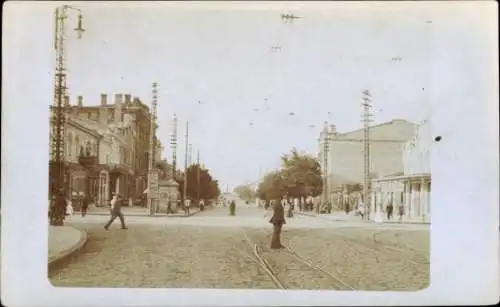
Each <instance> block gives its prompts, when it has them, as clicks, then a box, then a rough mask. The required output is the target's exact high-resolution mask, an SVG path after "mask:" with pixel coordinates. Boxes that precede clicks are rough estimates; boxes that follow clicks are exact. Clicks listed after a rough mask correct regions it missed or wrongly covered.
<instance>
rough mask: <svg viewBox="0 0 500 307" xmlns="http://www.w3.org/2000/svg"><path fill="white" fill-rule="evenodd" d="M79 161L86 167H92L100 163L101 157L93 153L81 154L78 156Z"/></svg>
mask: <svg viewBox="0 0 500 307" xmlns="http://www.w3.org/2000/svg"><path fill="white" fill-rule="evenodd" d="M78 163H80V164H81V165H83V166H85V167H91V166H94V165H98V164H99V157H98V156H93V155H80V156H78Z"/></svg>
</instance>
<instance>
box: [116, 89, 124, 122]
mask: <svg viewBox="0 0 500 307" xmlns="http://www.w3.org/2000/svg"><path fill="white" fill-rule="evenodd" d="M122 101H123V94H115V124H116V125H118V124H119V123H120V122H121V120H122Z"/></svg>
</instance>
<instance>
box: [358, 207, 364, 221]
mask: <svg viewBox="0 0 500 307" xmlns="http://www.w3.org/2000/svg"><path fill="white" fill-rule="evenodd" d="M358 213H359V215H360V216H361V220H364V219H365V205H363V203H360V204H359V205H358Z"/></svg>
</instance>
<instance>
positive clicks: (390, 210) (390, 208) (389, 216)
mask: <svg viewBox="0 0 500 307" xmlns="http://www.w3.org/2000/svg"><path fill="white" fill-rule="evenodd" d="M386 210H387V219H388V220H390V219H392V211H393V210H394V207H393V206H392V201H389V204H387V208H386Z"/></svg>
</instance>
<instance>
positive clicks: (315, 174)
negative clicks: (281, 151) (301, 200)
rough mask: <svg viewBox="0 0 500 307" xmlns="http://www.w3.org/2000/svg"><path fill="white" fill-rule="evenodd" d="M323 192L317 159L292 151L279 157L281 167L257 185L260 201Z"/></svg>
mask: <svg viewBox="0 0 500 307" xmlns="http://www.w3.org/2000/svg"><path fill="white" fill-rule="evenodd" d="M322 192H323V179H322V176H321V166H320V164H319V161H318V159H317V158H315V157H313V156H310V155H307V154H302V153H299V152H298V151H297V149H295V148H294V149H292V151H291V153H290V154H285V155H283V156H281V167H280V168H279V169H278V170H275V171H272V172H270V173H268V174H266V175H265V176H264V178H263V179H262V181H261V182H260V183H259V187H258V189H257V196H258V197H259V198H260V199H266V200H271V199H279V198H282V197H284V196H288V197H307V196H313V197H314V196H318V195H320V194H321V193H322Z"/></svg>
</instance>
